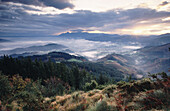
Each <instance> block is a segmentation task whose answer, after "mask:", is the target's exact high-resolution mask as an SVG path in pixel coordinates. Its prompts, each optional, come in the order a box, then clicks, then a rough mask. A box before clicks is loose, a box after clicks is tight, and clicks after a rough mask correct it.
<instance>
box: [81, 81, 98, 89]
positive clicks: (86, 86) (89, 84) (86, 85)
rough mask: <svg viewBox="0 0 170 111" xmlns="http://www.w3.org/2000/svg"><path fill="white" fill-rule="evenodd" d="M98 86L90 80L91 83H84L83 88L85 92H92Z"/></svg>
mask: <svg viewBox="0 0 170 111" xmlns="http://www.w3.org/2000/svg"><path fill="white" fill-rule="evenodd" d="M97 86H98V83H97V82H96V81H95V80H91V83H86V84H85V86H84V90H85V91H89V90H92V89H94V88H96V87H97Z"/></svg>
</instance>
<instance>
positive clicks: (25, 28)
mask: <svg viewBox="0 0 170 111" xmlns="http://www.w3.org/2000/svg"><path fill="white" fill-rule="evenodd" d="M0 7H3V8H0V9H1V10H0V13H1V14H0V23H1V25H0V29H1V30H0V36H3V35H20V36H23V35H39V36H42V35H50V34H54V33H60V32H64V31H68V30H74V31H81V30H77V29H85V30H90V29H94V30H95V29H97V30H101V31H113V30H116V29H122V28H124V29H125V28H129V27H132V26H134V25H137V24H139V22H140V21H149V23H150V24H161V23H163V21H162V18H166V17H169V16H170V12H166V11H159V12H158V11H156V10H154V9H147V8H135V9H128V10H110V11H106V12H92V11H87V10H78V11H76V12H75V13H73V14H66V13H64V14H56V15H49V14H48V15H36V14H30V13H27V12H26V11H25V10H32V8H31V7H26V6H22V7H18V6H15V5H9V4H8V5H4V6H2V5H0ZM140 25H141V24H140Z"/></svg>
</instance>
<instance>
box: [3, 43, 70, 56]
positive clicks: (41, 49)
mask: <svg viewBox="0 0 170 111" xmlns="http://www.w3.org/2000/svg"><path fill="white" fill-rule="evenodd" d="M51 51H63V52H64V51H65V52H72V51H70V50H69V49H68V48H67V47H66V46H63V45H60V44H47V45H41V46H31V47H26V48H16V49H12V50H4V51H0V55H1V56H2V55H12V56H13V57H18V56H29V55H36V54H46V53H48V52H51Z"/></svg>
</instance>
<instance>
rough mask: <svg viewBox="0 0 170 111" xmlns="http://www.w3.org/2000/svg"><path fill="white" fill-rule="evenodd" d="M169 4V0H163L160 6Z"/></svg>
mask: <svg viewBox="0 0 170 111" xmlns="http://www.w3.org/2000/svg"><path fill="white" fill-rule="evenodd" d="M167 4H169V2H167V1H164V2H162V3H161V4H160V5H159V6H165V5H167Z"/></svg>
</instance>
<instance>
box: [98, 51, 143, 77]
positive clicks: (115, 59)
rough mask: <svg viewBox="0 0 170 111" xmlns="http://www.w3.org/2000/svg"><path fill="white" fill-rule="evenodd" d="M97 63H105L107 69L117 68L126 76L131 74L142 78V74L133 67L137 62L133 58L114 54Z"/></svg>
mask: <svg viewBox="0 0 170 111" xmlns="http://www.w3.org/2000/svg"><path fill="white" fill-rule="evenodd" d="M97 62H98V63H103V64H104V65H105V66H107V67H115V68H117V69H118V70H119V71H121V72H123V73H124V74H130V75H132V76H135V77H137V78H140V77H142V72H141V71H139V70H137V69H136V68H135V67H133V66H132V65H133V64H134V63H135V60H134V59H132V58H131V57H127V56H124V55H120V54H115V53H113V54H109V55H107V56H105V57H103V58H101V59H98V60H97Z"/></svg>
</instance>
